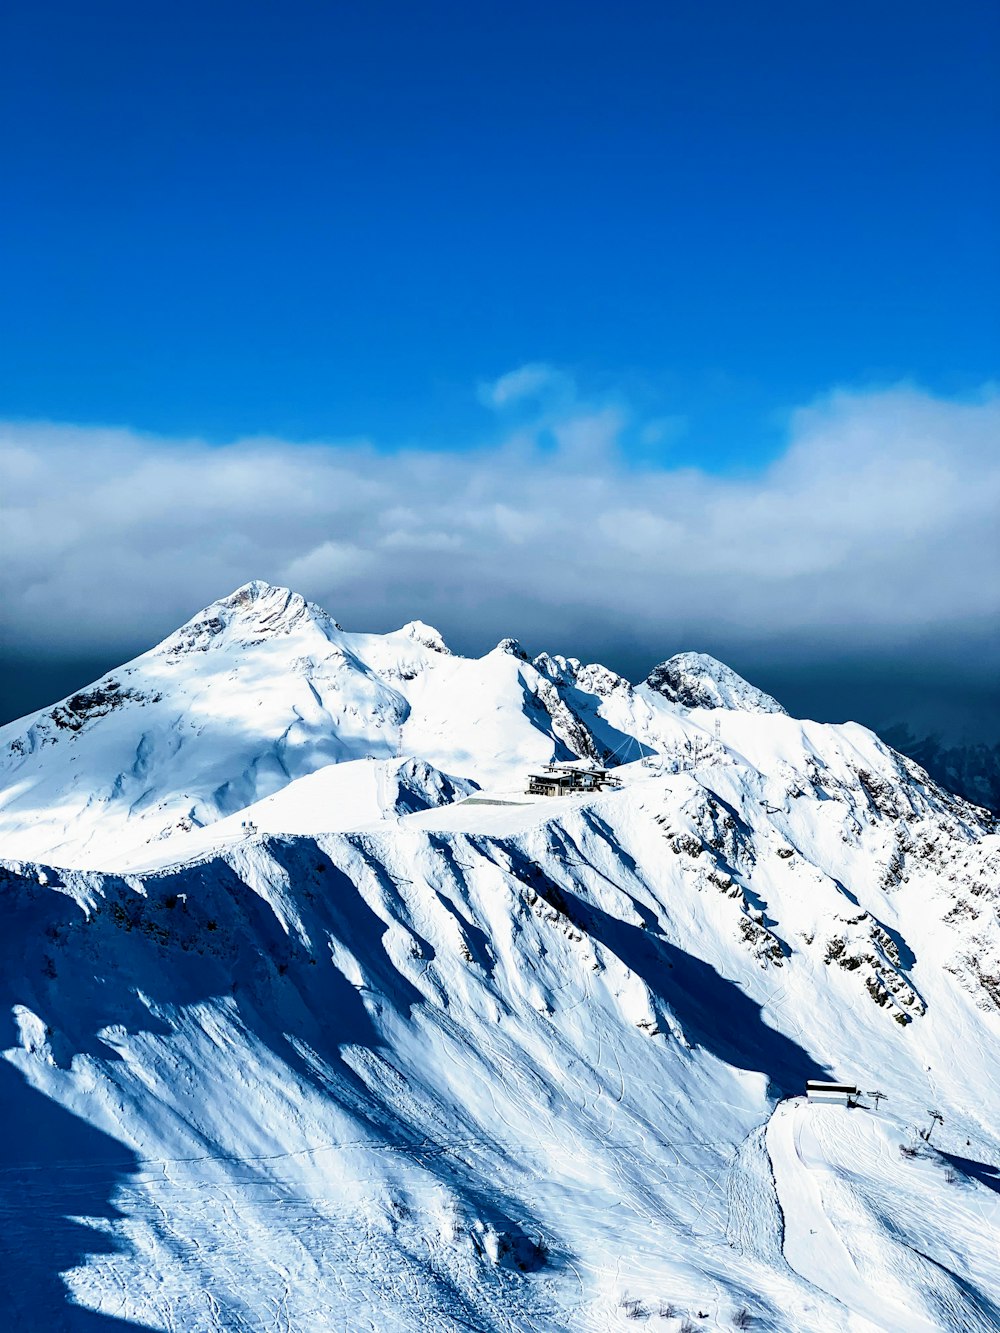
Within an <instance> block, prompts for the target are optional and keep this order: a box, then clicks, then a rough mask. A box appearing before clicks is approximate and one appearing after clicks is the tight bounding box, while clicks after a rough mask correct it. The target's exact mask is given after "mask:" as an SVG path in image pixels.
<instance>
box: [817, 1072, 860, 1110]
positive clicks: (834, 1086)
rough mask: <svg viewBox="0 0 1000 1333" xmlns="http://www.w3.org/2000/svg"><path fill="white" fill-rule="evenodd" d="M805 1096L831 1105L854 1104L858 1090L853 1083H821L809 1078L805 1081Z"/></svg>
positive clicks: (855, 1103)
mask: <svg viewBox="0 0 1000 1333" xmlns="http://www.w3.org/2000/svg"><path fill="white" fill-rule="evenodd" d="M806 1097H807V1099H808V1100H809V1101H811V1102H825V1103H826V1104H827V1105H831V1106H856V1105H857V1097H858V1090H857V1088H856V1087H855V1086H854V1084H853V1083H823V1082H821V1081H820V1080H819V1079H816V1078H811V1079H808V1080H807V1082H806Z"/></svg>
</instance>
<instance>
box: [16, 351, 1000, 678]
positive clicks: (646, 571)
mask: <svg viewBox="0 0 1000 1333" xmlns="http://www.w3.org/2000/svg"><path fill="white" fill-rule="evenodd" d="M553 374H554V372H551V371H549V370H548V368H545V367H539V366H529V367H524V368H522V370H520V371H515V372H511V374H510V375H508V376H504V377H503V378H502V379H501V380H499V381H497V382H496V384H494V385H492V386H488V387H487V392H488V394H489V395H490V397H491V401H493V402H494V403H495V404H496V405H497V406H498V407H502V406H504V405H505V404H506V403H508V402H510V401H514V400H519V401H520V400H523V399H525V398H527V397H529V396H530V395H531V394H535V393H536V392H539V391H540V390H541V389H542V388H543V385H547V384H548V383H549V381H550V379H551V376H552V375H553ZM546 377H548V379H547V378H546ZM539 412H540V413H541V409H539ZM626 418H627V414H626V413H625V411H624V410H623V409H622V408H621V406H618V407H616V408H614V409H610V408H606V407H600V406H587V405H586V404H583V403H581V402H580V401H579V399H577V398H574V396H573V395H571V394H568V393H567V394H566V395H565V406H564V407H563V409H562V411H561V414H560V413H556V414H555V415H553V411H552V409H551V405H550V406H549V407H548V408H547V410H546V414H545V417H544V421H543V420H542V418H541V415H540V416H539V422H538V424H537V425H536V426H534V427H533V426H532V425H531V424H530V423H529V424H527V425H524V424H521V425H520V426H519V428H518V429H517V430H516V431H512V433H511V435H510V436H509V438H507V439H506V440H504V441H503V442H501V443H500V444H499V445H494V446H491V447H480V448H476V449H472V450H471V451H469V452H466V453H462V454H456V453H455V452H448V451H436V450H434V449H425V450H419V451H417V450H409V451H405V452H401V453H395V454H387V453H385V452H380V451H378V450H377V449H376V448H374V447H373V446H371V445H367V444H356V443H354V444H315V445H302V444H289V443H286V442H283V441H281V440H268V439H258V440H247V441H241V442H238V443H234V444H231V445H228V446H224V447H217V446H210V445H207V444H205V443H202V442H200V441H197V440H190V441H179V440H165V439H158V438H152V437H149V436H143V435H138V434H135V433H131V432H128V431H120V430H98V429H90V428H76V427H67V426H60V425H46V424H31V425H23V424H21V425H7V426H5V427H3V428H2V429H0V459H2V461H0V490H2V496H3V504H4V514H3V523H2V528H0V595H2V602H3V616H4V620H5V625H4V630H5V637H7V640H8V642H9V643H11V644H14V645H16V646H17V648H18V649H19V650H20V651H21V652H22V653H23V652H30V653H35V654H42V655H45V654H50V655H53V656H58V655H65V654H69V653H71V652H72V653H75V654H77V655H80V654H83V653H87V652H101V653H107V654H108V655H109V656H110V657H113V656H114V655H115V653H120V654H121V655H126V654H130V653H132V652H134V651H135V650H136V649H137V647H140V646H144V645H146V644H148V643H151V642H152V641H154V640H155V639H156V638H158V637H160V636H162V635H163V634H165V633H166V632H168V631H169V630H170V629H171V628H173V627H174V626H175V625H176V624H178V623H179V622H180V621H181V620H183V619H185V618H186V617H187V616H189V615H190V614H192V613H193V612H194V611H195V610H197V609H198V608H199V607H201V606H202V605H204V604H205V603H206V602H208V601H211V600H213V599H214V598H216V597H218V596H221V595H223V594H224V593H226V592H228V591H230V590H231V589H232V588H233V587H235V586H236V585H238V584H240V583H242V582H244V581H245V580H247V579H249V578H251V577H262V578H266V579H269V580H271V581H272V582H278V583H286V584H289V585H291V586H293V587H294V588H296V589H297V590H299V591H301V592H303V593H305V594H306V595H307V596H309V597H311V598H313V599H314V600H317V601H319V602H320V603H322V604H323V605H324V606H326V607H327V608H328V609H329V610H330V611H331V612H332V613H333V614H334V615H336V616H337V617H338V619H340V620H341V621H342V623H344V624H345V626H347V627H349V628H355V629H387V628H391V627H392V626H393V625H398V624H400V623H402V622H404V621H407V620H410V619H413V618H415V617H419V618H421V619H423V620H427V621H430V622H431V623H434V624H436V625H437V626H438V627H439V628H440V629H441V630H442V631H443V632H444V634H445V636H446V638H448V639H449V641H451V642H452V643H453V644H454V645H455V646H456V647H458V648H459V649H462V650H465V651H483V650H485V649H486V648H488V647H489V646H490V645H491V644H492V643H494V642H495V641H496V640H497V639H498V638H500V637H501V636H503V635H506V634H509V633H513V634H516V635H518V636H520V637H522V638H523V639H524V640H525V641H526V642H527V643H528V645H529V646H530V647H532V648H536V649H537V648H541V647H543V646H545V647H552V648H554V649H557V650H561V651H573V650H574V649H575V648H578V649H579V651H580V652H581V653H587V654H596V653H597V652H598V651H601V650H602V645H606V647H605V648H604V649H603V651H604V652H605V656H606V657H609V658H615V657H617V658H618V659H619V660H621V658H622V654H623V653H624V652H626V650H627V652H628V653H631V654H634V655H640V656H643V657H645V658H647V659H648V662H649V664H652V662H653V661H654V660H656V659H658V658H659V657H662V656H663V655H665V654H666V653H667V652H671V651H674V650H676V649H678V648H682V647H691V648H699V647H707V648H709V650H712V651H717V652H720V653H723V652H725V651H726V649H727V646H730V647H731V649H732V652H734V653H735V654H736V656H737V659H738V658H739V654H740V652H741V651H744V652H745V651H746V650H747V647H748V646H753V651H754V652H755V653H757V654H758V655H759V654H760V652H762V651H766V652H767V653H769V654H771V655H772V656H773V658H774V660H778V659H780V658H781V656H782V655H789V654H790V655H793V656H794V655H795V654H799V655H801V654H803V653H807V654H809V655H811V657H812V658H813V659H815V660H823V661H825V662H827V663H829V662H831V661H835V660H837V658H838V657H839V656H843V655H844V654H846V653H854V654H855V655H863V654H866V653H871V654H876V655H879V656H881V657H882V658H883V659H885V658H896V659H898V660H899V662H900V663H901V664H905V663H906V662H910V664H911V667H914V668H915V669H919V661H917V660H915V658H914V656H913V655H914V653H916V655H917V658H919V655H920V654H921V653H924V654H927V655H928V656H929V657H934V658H935V660H936V661H937V663H938V665H939V666H941V665H945V666H946V665H947V663H948V662H949V661H952V660H954V663H955V666H956V669H958V667H959V666H960V665H962V664H964V666H963V669H965V668H967V667H968V657H969V654H970V653H971V654H976V655H978V656H979V657H981V658H982V664H983V665H982V670H983V671H988V670H991V669H992V665H991V664H990V663H989V661H988V659H987V657H986V656H985V655H984V654H985V653H986V652H987V651H988V645H989V644H990V642H991V636H992V635H995V630H996V626H997V624H998V623H1000V615H998V613H1000V544H998V541H997V536H996V532H995V528H996V516H997V513H998V510H1000V450H998V448H997V444H998V441H1000V394H997V393H996V392H989V391H985V392H984V393H983V394H981V395H980V396H979V398H978V399H977V400H976V401H975V402H966V403H956V402H951V401H944V400H940V399H936V398H934V397H932V396H930V395H929V394H927V393H924V392H921V391H919V390H917V389H914V388H909V387H902V388H897V389H894V390H891V391H887V392H880V393H866V394H857V393H837V394H833V395H831V396H830V397H829V398H827V399H825V400H823V401H822V402H819V403H816V404H814V405H812V406H810V407H808V408H804V409H802V410H800V411H798V412H796V413H795V414H794V415H793V416H792V417H791V419H790V425H789V433H788V441H787V447H786V448H785V450H784V452H783V453H782V454H781V456H780V457H779V458H778V459H777V460H776V461H775V462H774V463H773V464H772V465H771V466H769V467H768V468H767V469H766V470H764V471H762V472H760V473H758V474H756V475H753V476H749V477H743V478H733V477H720V476H713V475H711V474H708V473H705V472H699V471H696V470H690V469H687V470H671V469H669V468H664V467H662V466H658V467H655V468H650V467H647V466H643V467H641V468H639V467H636V466H635V464H634V463H630V462H629V460H628V458H627V457H626V456H625V455H624V453H623V452H622V450H621V447H620V440H621V436H622V432H623V430H624V429H625V427H626V424H628V426H629V428H635V429H638V430H639V431H640V432H641V430H642V429H643V424H644V423H642V422H641V421H640V422H636V421H630V422H627V420H626ZM553 440H554V441H555V443H554V445H553ZM741 646H742V647H741Z"/></svg>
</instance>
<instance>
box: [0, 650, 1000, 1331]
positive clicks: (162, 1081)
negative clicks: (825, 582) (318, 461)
mask: <svg viewBox="0 0 1000 1333" xmlns="http://www.w3.org/2000/svg"><path fill="white" fill-rule="evenodd" d="M488 657H489V659H491V661H490V663H489V668H490V669H491V670H498V671H499V670H501V669H502V668H504V664H509V665H507V666H506V668H504V669H507V670H510V671H512V672H514V673H515V677H514V679H517V676H516V673H517V672H518V671H519V670H520V669H521V666H523V664H521V665H520V666H519V664H518V660H517V659H515V658H512V657H511V656H510V655H509V654H507V653H503V652H501V653H495V654H490V655H488ZM504 679H505V680H506V679H507V678H506V677H504ZM677 725H678V727H679V728H681V729H680V730H679V731H678V733H677V735H678V739H679V742H680V744H679V747H678V748H677V749H676V750H675V751H674V752H672V753H670V754H667V753H664V754H661V755H657V756H654V757H653V758H652V759H650V758H649V757H647V758H646V760H645V761H637V762H634V763H631V764H627V765H625V766H623V767H622V768H621V769H620V770H619V773H620V776H621V779H622V784H623V785H622V787H621V789H620V790H618V791H615V792H607V793H604V794H602V795H599V796H596V797H590V798H587V799H585V800H579V799H575V798H565V799H560V800H538V801H534V802H529V801H528V800H527V799H526V798H525V803H524V804H523V805H520V806H517V807H508V806H499V805H498V806H489V805H481V804H473V803H471V802H464V803H463V802H455V801H451V802H450V803H448V804H445V805H439V806H435V805H430V806H429V808H425V809H423V810H419V811H415V812H414V813H411V814H405V813H402V814H401V813H399V809H400V803H399V800H398V797H395V796H391V792H390V793H389V794H388V795H389V796H390V797H391V799H387V798H386V794H383V796H381V797H380V796H378V794H377V793H375V795H374V796H372V797H371V798H369V797H364V796H359V797H358V798H357V799H359V800H360V801H361V802H362V804H365V806H366V808H365V810H364V811H363V812H362V813H364V814H365V816H366V817H367V815H368V814H370V813H372V811H373V809H375V808H378V809H381V810H384V811H385V812H386V817H385V818H383V819H382V820H381V821H380V822H377V823H372V824H371V826H370V827H367V828H365V829H364V830H354V831H342V832H321V833H308V832H304V833H303V834H302V835H300V836H289V831H288V829H287V828H286V829H283V830H282V829H280V828H279V827H277V826H280V825H281V824H285V823H287V822H288V821H289V820H294V819H296V818H298V819H299V820H300V821H301V822H300V825H299V827H302V828H305V826H306V825H307V824H308V821H309V819H310V818H313V817H315V818H316V819H317V821H318V822H320V823H321V822H322V821H323V820H324V819H325V818H326V815H325V813H324V812H323V810H322V809H320V810H318V811H315V812H314V814H313V815H310V813H309V811H310V802H311V801H312V800H313V795H312V794H311V793H318V795H316V801H315V803H316V804H317V805H319V806H321V807H322V806H323V805H324V803H325V802H327V801H329V800H331V799H335V798H336V794H337V793H336V788H337V782H338V781H340V780H341V779H343V780H344V783H345V786H346V787H347V788H355V789H358V790H361V789H363V788H364V785H365V783H366V782H367V781H368V780H369V778H368V776H365V775H370V777H371V779H372V780H373V782H374V783H375V784H376V785H377V783H378V781H380V780H385V781H388V779H389V777H390V776H391V775H392V773H393V772H395V773H396V775H397V776H396V778H395V779H394V781H396V782H397V783H398V786H399V789H400V790H401V789H402V787H403V786H405V785H406V784H407V782H411V781H412V782H416V783H417V784H418V785H419V786H421V789H423V788H424V787H425V786H427V785H431V786H432V785H433V783H434V781H435V778H434V776H433V774H430V773H427V772H423V773H418V772H417V771H416V770H413V771H412V772H411V773H410V774H409V775H407V774H406V773H405V772H404V769H405V765H401V766H400V767H399V768H398V769H393V766H392V765H391V764H390V763H388V762H386V763H384V764H382V765H378V764H373V763H372V762H370V761H361V762H358V763H350V764H343V765H340V766H339V767H338V768H336V769H327V770H324V772H323V773H317V774H315V775H313V776H312V777H306V778H302V779H300V780H299V781H298V782H297V783H296V784H294V786H289V787H286V788H285V790H284V791H282V792H281V793H279V794H277V795H276V796H273V797H271V798H269V799H267V800H265V801H264V802H262V803H260V804H259V805H258V806H257V807H255V818H256V820H258V821H259V822H258V823H257V824H256V826H255V827H254V828H252V829H250V830H246V831H243V836H241V837H235V838H234V840H233V841H230V840H229V839H230V836H231V830H232V821H231V820H230V821H226V822H225V823H220V824H219V825H217V826H216V829H215V830H204V831H203V833H202V834H199V835H198V836H199V837H207V836H209V835H210V834H211V833H212V832H216V833H218V834H220V835H221V836H220V842H221V844H222V845H221V846H219V847H217V848H216V849H215V850H206V849H203V850H202V851H200V852H199V854H198V856H197V858H196V859H193V860H190V861H187V862H184V863H180V864H173V865H169V866H165V867H163V868H162V869H159V870H153V871H143V870H141V869H136V868H133V869H132V871H131V872H130V873H129V874H127V875H123V876H117V875H113V874H101V873H97V872H94V871H75V872H74V871H58V870H53V869H51V868H48V867H43V866H38V865H28V864H16V865H15V864H8V865H7V866H6V868H4V869H0V902H2V907H3V913H4V931H3V933H2V938H0V987H2V988H3V992H4V994H3V999H2V1007H3V1008H4V1010H5V1012H7V1013H9V1014H11V1016H12V1019H13V1021H12V1022H11V1023H9V1024H8V1029H7V1033H6V1035H5V1039H4V1043H3V1046H4V1050H3V1054H4V1060H2V1061H0V1099H2V1113H3V1116H4V1125H5V1129H6V1131H7V1132H6V1133H5V1135H4V1136H3V1147H2V1149H0V1156H2V1162H0V1165H2V1166H3V1170H2V1171H0V1191H4V1192H6V1197H7V1200H9V1202H8V1203H7V1206H6V1207H5V1208H4V1242H5V1243H4V1247H3V1253H4V1255H5V1257H6V1258H7V1268H8V1271H6V1272H4V1274H3V1278H4V1288H5V1301H6V1304H7V1308H8V1311H11V1312H12V1313H11V1314H9V1318H10V1319H11V1320H12V1322H13V1326H14V1327H21V1328H25V1329H30V1330H34V1329H42V1328H45V1329H48V1328H59V1327H77V1326H79V1327H81V1328H83V1327H86V1323H85V1322H79V1323H78V1324H74V1323H72V1322H71V1320H72V1319H74V1318H76V1319H78V1320H85V1319H86V1318H87V1317H88V1313H87V1312H92V1317H93V1319H94V1320H95V1325H94V1326H95V1329H96V1328H97V1327H98V1325H97V1323H96V1318H97V1316H98V1314H100V1315H103V1316H105V1317H111V1316H114V1317H115V1318H116V1319H117V1320H119V1321H122V1320H127V1321H129V1325H128V1326H129V1327H141V1328H149V1329H172V1328H177V1329H179V1328H190V1329H205V1330H213V1333H214V1330H232V1329H241V1328H257V1327H262V1326H270V1324H271V1322H272V1321H277V1323H278V1324H279V1325H280V1326H281V1327H283V1328H293V1329H296V1330H306V1331H307V1333H312V1331H313V1330H315V1333H320V1330H328V1329H332V1328H350V1329H362V1328H368V1327H373V1328H377V1329H378V1330H379V1331H380V1333H404V1331H405V1333H410V1330H413V1331H415V1333H425V1331H426V1333H429V1331H430V1330H432V1329H434V1330H439V1329H443V1330H447V1333H457V1331H458V1330H460V1329H468V1328H476V1329H480V1330H484V1333H492V1331H493V1330H496V1333H510V1330H511V1329H518V1330H521V1329H525V1330H528V1329H530V1330H532V1333H534V1330H540V1331H545V1330H567V1331H568V1330H573V1333H576V1331H577V1330H583V1331H584V1333H590V1331H592V1333H607V1330H615V1329H623V1330H624V1329H627V1328H632V1327H635V1326H636V1322H637V1321H643V1322H648V1324H649V1326H650V1327H653V1326H656V1327H662V1328H664V1329H668V1330H673V1331H674V1333H676V1330H677V1329H679V1328H682V1327H687V1328H692V1327H693V1328H696V1329H705V1330H708V1329H736V1328H745V1327H750V1328H754V1327H757V1328H767V1329H771V1330H779V1331H782V1333H840V1331H843V1333H848V1331H850V1333H857V1331H858V1330H871V1329H878V1330H880V1333H912V1331H913V1330H916V1329H921V1330H927V1329H934V1330H945V1331H946V1333H969V1331H972V1333H990V1331H993V1330H995V1329H996V1328H997V1327H998V1320H1000V1265H998V1261H997V1255H996V1247H995V1236H996V1235H997V1234H998V1228H1000V1192H998V1187H997V1179H998V1176H997V1171H998V1164H1000V1137H998V1133H997V1117H996V1114H995V1104H996V1087H997V1086H998V1079H1000V988H998V987H997V984H996V978H997V975H998V972H1000V964H998V959H1000V939H998V926H997V907H998V905H1000V890H998V882H1000V876H998V856H1000V839H998V838H997V836H996V834H995V833H991V832H990V831H989V828H990V825H989V823H988V821H986V820H985V819H983V818H982V817H981V816H980V814H978V813H977V812H976V811H975V810H974V809H972V808H971V807H969V806H966V805H964V804H963V803H962V802H960V801H957V800H952V799H951V798H949V797H947V796H945V795H944V794H943V793H940V792H938V791H937V790H936V789H934V788H933V787H932V786H930V785H928V783H927V782H926V780H925V776H924V775H923V774H922V773H921V772H920V770H918V769H916V768H915V767H914V766H912V765H908V764H905V763H904V762H902V761H900V760H899V759H898V758H897V757H896V756H894V755H893V754H892V752H890V751H887V750H886V749H885V747H880V746H879V745H878V743H877V742H876V741H875V740H874V738H872V737H871V736H870V734H869V733H867V732H865V731H864V730H863V729H862V728H853V729H852V728H825V727H819V726H817V725H816V724H810V723H798V722H795V721H794V720H793V719H790V718H786V717H772V716H764V715H759V714H752V713H735V712H734V713H728V714H726V715H724V717H723V718H722V725H721V726H720V729H719V731H720V734H719V736H718V737H716V736H715V734H714V728H713V730H712V732H711V733H706V732H705V731H703V730H698V729H697V728H695V727H694V724H691V723H686V722H685V721H684V719H683V718H680V719H679V720H678V721H677ZM685 726H690V727H691V728H692V729H691V730H690V731H688V732H685V731H684V729H683V728H684V727H685ZM699 738H701V739H699ZM685 746H686V747H687V748H685ZM380 773H381V774H383V775H384V777H383V778H380V776H379V775H380ZM327 782H329V783H330V784H331V785H330V786H329V787H327V786H324V784H325V783H327ZM248 813H249V812H248ZM236 818H242V819H244V820H245V819H246V815H243V816H237V817H236ZM272 819H273V824H274V825H275V829H274V831H273V832H272V831H270V830H271V824H270V823H269V822H268V821H269V820H272ZM250 822H253V821H250ZM174 845H175V846H176V847H178V848H180V846H181V845H182V844H181V842H180V841H176V842H175V844H174ZM956 1049H960V1051H961V1055H962V1058H960V1059H956ZM812 1077H829V1078H836V1079H841V1080H846V1081H849V1082H856V1083H858V1084H859V1085H860V1086H861V1088H862V1089H864V1090H865V1093H866V1095H864V1096H863V1097H862V1099H861V1100H862V1101H863V1103H864V1106H865V1108H866V1109H861V1108H858V1109H855V1110H851V1111H846V1110H841V1109H840V1108H837V1107H813V1106H809V1105H807V1104H805V1103H804V1101H803V1100H802V1098H801V1095H800V1094H801V1093H802V1091H803V1089H804V1085H805V1080H806V1079H807V1078H812ZM869 1090H870V1091H869ZM870 1092H877V1093H878V1094H879V1096H878V1097H877V1098H876V1097H873V1096H872V1095H870ZM931 1110H934V1111H937V1112H938V1113H939V1114H940V1115H941V1116H942V1117H943V1124H938V1123H937V1122H934V1128H933V1134H932V1141H931V1142H932V1145H933V1146H931V1145H929V1144H928V1143H926V1142H925V1141H924V1140H923V1139H921V1138H920V1137H919V1136H918V1131H920V1130H924V1131H926V1130H927V1129H928V1127H929V1126H930V1124H931V1121H930V1114H929V1113H930V1111H931ZM67 1218H70V1219H72V1220H71V1221H67ZM68 1297H69V1298H72V1300H73V1301H75V1302H76V1303H77V1304H76V1305H75V1306H74V1307H68V1306H67V1298H68ZM276 1312H277V1314H276ZM111 1326H112V1327H113V1326H114V1325H113V1324H112V1325H111Z"/></svg>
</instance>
